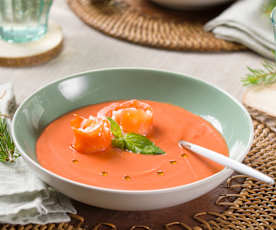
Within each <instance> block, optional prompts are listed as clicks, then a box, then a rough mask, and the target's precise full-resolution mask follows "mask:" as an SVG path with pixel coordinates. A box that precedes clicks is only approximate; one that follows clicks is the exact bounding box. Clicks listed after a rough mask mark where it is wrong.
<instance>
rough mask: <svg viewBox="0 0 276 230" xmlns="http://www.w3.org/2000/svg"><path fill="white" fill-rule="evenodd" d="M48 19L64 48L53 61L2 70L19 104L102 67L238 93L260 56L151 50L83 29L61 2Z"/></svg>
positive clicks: (0, 76)
mask: <svg viewBox="0 0 276 230" xmlns="http://www.w3.org/2000/svg"><path fill="white" fill-rule="evenodd" d="M50 18H51V20H53V21H55V22H57V23H58V24H60V25H61V26H62V28H63V31H64V36H65V42H64V50H63V52H62V53H61V55H59V56H58V57H57V58H55V59H54V60H52V61H50V62H48V63H46V64H44V65H40V66H35V67H28V68H2V67H0V83H4V82H7V81H12V82H13V83H14V86H15V92H16V97H17V101H18V102H21V101H22V100H23V99H24V98H25V97H27V96H29V95H30V94H31V93H32V92H33V91H34V90H36V89H37V88H38V87H41V86H43V85H45V84H46V83H48V82H50V81H53V80H55V79H59V78H63V77H65V76H67V75H71V74H73V73H77V72H81V71H87V70H92V69H97V68H105V67H115V66H116V67H149V68H158V69H165V70H170V71H176V72H181V73H185V74H187V75H191V76H195V77H197V78H200V79H204V80H205V81H207V82H211V83H214V84H215V85H217V86H219V87H221V88H223V89H225V90H226V91H228V92H230V93H231V94H232V95H234V96H235V97H237V98H239V99H240V97H241V94H242V90H243V88H242V86H241V83H240V78H241V77H243V76H244V74H245V73H246V72H247V71H246V66H260V65H261V63H262V58H261V57H259V56H257V55H255V54H253V53H250V52H236V53H188V52H174V51H166V50H158V49H152V48H148V47H142V46H138V45H134V44H130V43H127V42H124V41H119V40H116V39H113V38H110V37H108V36H105V35H103V34H101V33H99V32H97V31H95V30H93V29H92V28H90V27H88V26H87V25H85V24H84V23H83V22H82V21H80V20H79V18H77V17H76V16H75V15H74V14H73V13H72V12H71V10H70V9H69V8H68V6H67V4H66V2H65V0H57V1H54V4H53V8H52V11H51V14H50Z"/></svg>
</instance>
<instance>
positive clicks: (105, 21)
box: [67, 0, 246, 51]
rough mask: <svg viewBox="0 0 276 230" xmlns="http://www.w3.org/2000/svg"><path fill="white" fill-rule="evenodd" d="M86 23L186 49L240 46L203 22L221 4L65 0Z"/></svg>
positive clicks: (113, 33)
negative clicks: (198, 7)
mask: <svg viewBox="0 0 276 230" xmlns="http://www.w3.org/2000/svg"><path fill="white" fill-rule="evenodd" d="M67 2H68V4H69V6H70V7H71V9H72V10H73V11H74V12H75V14H76V15H77V16H79V17H80V19H81V20H83V21H84V22H85V23H86V24H88V25H90V26H92V27H93V28H95V29H97V30H99V31H101V32H103V33H105V34H107V35H109V36H112V37H115V38H119V39H123V40H127V41H129V42H133V43H137V44H141V45H147V46H151V47H156V48H164V49H171V50H186V51H239V50H245V49H246V48H245V47H244V46H241V45H238V44H235V43H231V42H227V41H224V40H221V39H217V38H215V36H214V35H213V34H212V33H209V32H205V31H204V29H203V26H204V24H205V23H206V22H207V21H209V20H210V19H212V18H214V17H215V16H217V15H219V13H221V11H222V10H223V9H222V8H219V9H218V8H216V9H212V10H206V9H204V10H202V11H194V12H191V11H189V12H188V11H174V10H168V9H165V8H161V7H159V6H157V5H155V4H153V3H151V2H150V1H148V0H111V1H110V0H67Z"/></svg>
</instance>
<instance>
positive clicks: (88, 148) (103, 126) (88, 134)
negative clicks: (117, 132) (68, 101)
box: [71, 115, 112, 154]
mask: <svg viewBox="0 0 276 230" xmlns="http://www.w3.org/2000/svg"><path fill="white" fill-rule="evenodd" d="M71 128H72V130H73V132H74V141H73V147H74V148H75V149H76V150H77V151H78V152H81V153H85V154H90V153H95V152H102V151H105V150H107V149H108V148H109V147H110V146H111V139H112V135H111V131H110V123H109V121H108V120H107V119H105V118H98V117H97V118H95V117H93V116H89V118H88V119H86V118H84V117H81V116H78V115H75V118H74V119H73V120H71Z"/></svg>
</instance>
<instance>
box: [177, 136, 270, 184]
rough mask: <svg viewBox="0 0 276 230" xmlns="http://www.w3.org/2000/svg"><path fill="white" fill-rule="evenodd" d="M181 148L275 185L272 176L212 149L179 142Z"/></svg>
mask: <svg viewBox="0 0 276 230" xmlns="http://www.w3.org/2000/svg"><path fill="white" fill-rule="evenodd" d="M178 143H179V145H180V146H182V147H184V148H186V149H188V150H191V151H192V152H194V153H197V154H199V155H201V156H203V157H206V158H209V159H210V160H212V161H215V162H217V163H219V164H221V165H224V166H227V167H229V168H231V169H233V170H235V171H237V172H240V173H243V174H246V175H248V176H251V177H254V178H256V179H259V180H261V181H263V182H266V183H268V184H274V183H275V182H274V179H273V178H272V177H270V176H267V175H265V174H263V173H261V172H260V171H257V170H256V169H253V168H251V167H249V166H247V165H245V164H243V163H240V162H238V161H235V160H233V159H231V158H229V157H226V156H224V155H222V154H220V153H217V152H214V151H212V150H210V149H206V148H203V147H201V146H199V145H195V144H192V143H190V142H187V141H183V140H181V141H179V142H178Z"/></svg>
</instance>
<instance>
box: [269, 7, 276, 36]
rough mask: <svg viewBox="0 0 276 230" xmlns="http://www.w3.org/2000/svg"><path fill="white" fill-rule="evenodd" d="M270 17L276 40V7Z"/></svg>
mask: <svg viewBox="0 0 276 230" xmlns="http://www.w3.org/2000/svg"><path fill="white" fill-rule="evenodd" d="M270 17H271V21H272V26H273V32H274V38H275V41H276V7H275V8H274V9H273V10H272V12H271V16H270Z"/></svg>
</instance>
